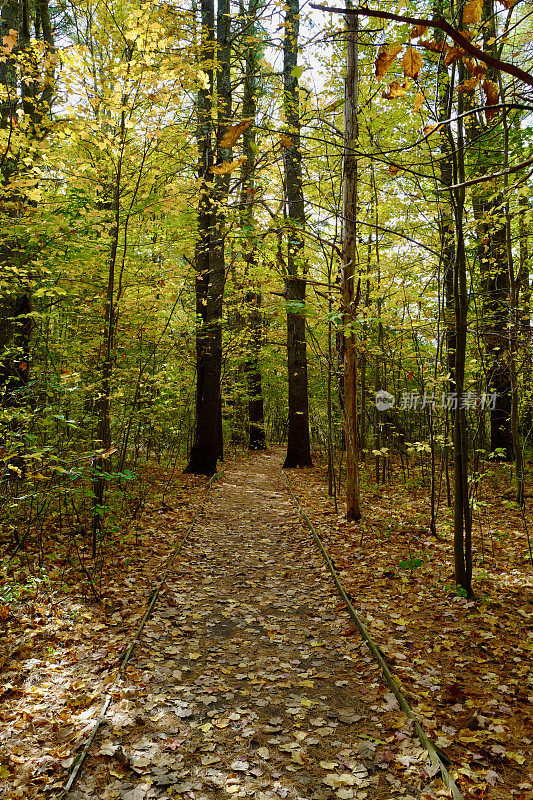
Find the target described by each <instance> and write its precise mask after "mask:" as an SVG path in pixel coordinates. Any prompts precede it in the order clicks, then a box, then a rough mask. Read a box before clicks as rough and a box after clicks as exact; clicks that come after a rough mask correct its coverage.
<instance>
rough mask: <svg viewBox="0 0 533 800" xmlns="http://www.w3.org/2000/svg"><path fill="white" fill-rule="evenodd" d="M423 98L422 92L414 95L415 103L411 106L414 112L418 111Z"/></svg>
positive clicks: (422, 103)
mask: <svg viewBox="0 0 533 800" xmlns="http://www.w3.org/2000/svg"><path fill="white" fill-rule="evenodd" d="M424 100H425V97H424V94H423V93H422V92H417V93H416V96H415V104H414V106H413V111H414V112H415V114H416V112H417V111H420V109H421V108H422V106H423V105H424Z"/></svg>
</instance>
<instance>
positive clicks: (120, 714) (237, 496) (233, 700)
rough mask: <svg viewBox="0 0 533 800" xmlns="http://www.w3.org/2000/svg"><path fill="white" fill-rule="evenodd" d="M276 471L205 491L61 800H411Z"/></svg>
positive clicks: (254, 462) (252, 464)
mask: <svg viewBox="0 0 533 800" xmlns="http://www.w3.org/2000/svg"><path fill="white" fill-rule="evenodd" d="M279 466H280V465H279V463H278V461H277V459H276V458H275V457H273V456H271V455H267V454H257V455H253V456H252V457H250V460H249V461H248V462H247V463H245V464H244V465H243V464H242V463H241V465H240V466H237V467H234V468H231V469H227V470H226V472H225V474H224V478H223V480H222V481H220V482H217V483H216V484H215V485H214V488H213V490H212V492H211V494H210V496H209V499H208V502H207V504H206V507H205V511H204V514H203V515H202V517H201V518H200V519H199V521H198V523H197V524H196V526H195V528H194V530H193V533H192V535H191V539H190V541H189V542H188V544H187V545H186V547H185V548H184V550H183V552H182V555H181V557H180V560H179V563H178V564H177V565H176V568H175V569H174V570H173V571H172V573H171V575H170V576H169V579H168V582H167V588H166V590H165V591H164V592H163V593H162V595H161V597H160V598H159V601H158V604H157V606H156V610H155V612H154V615H153V617H152V618H151V620H150V621H149V623H148V625H147V628H146V629H145V633H144V634H143V640H142V643H141V644H140V645H139V646H138V649H137V650H136V655H135V656H134V658H133V661H132V667H133V672H131V671H130V679H131V682H130V681H126V682H125V685H124V686H123V691H122V699H120V700H117V702H115V703H114V704H113V705H112V706H111V708H110V712H109V718H110V723H109V725H107V726H106V727H105V728H104V729H103V731H102V732H101V733H100V734H99V736H98V739H97V741H96V742H95V745H94V755H93V756H92V757H91V758H90V759H89V760H88V762H87V764H86V767H85V769H84V772H83V774H82V777H81V779H80V781H79V783H78V785H77V788H76V789H75V790H74V791H73V792H72V793H71V795H70V796H71V797H73V798H79V800H81V799H82V798H88V797H90V798H96V797H98V798H104V800H106V799H107V798H125V799H126V800H144V798H150V797H157V798H169V797H179V796H182V797H184V798H185V800H187V798H196V800H201V799H203V798H224V797H226V796H228V795H234V796H235V797H243V796H252V797H257V798H259V799H260V800H261V799H264V800H267V798H272V800H278V799H279V798H280V797H281V798H294V799H295V800H296V799H297V798H299V800H303V799H304V798H305V799H306V800H322V799H323V800H326V798H336V797H338V798H340V799H342V798H364V797H367V798H368V800H374V799H375V798H387V800H391V798H393V797H399V796H402V797H409V796H410V793H409V787H408V786H407V785H406V784H405V783H404V784H403V785H402V786H400V783H399V781H398V780H397V779H396V778H395V777H394V776H393V775H392V774H391V773H390V772H389V770H388V769H387V762H388V760H389V759H388V756H390V754H387V746H386V745H385V743H384V741H383V739H382V737H383V736H384V734H383V729H382V727H381V723H380V713H381V709H380V708H378V707H376V706H371V705H370V704H368V703H365V699H364V697H365V692H367V691H368V688H369V681H370V682H373V685H374V687H375V685H376V683H377V682H378V681H379V675H378V672H377V671H375V670H374V669H373V668H372V666H371V664H370V659H369V656H368V655H366V653H365V649H364V647H361V645H360V643H359V641H356V640H354V639H353V637H350V638H349V639H347V638H343V637H342V636H341V631H342V630H344V629H345V628H346V627H347V622H346V619H345V618H344V617H343V616H342V615H339V612H338V610H337V611H336V612H335V606H337V605H338V600H337V598H336V596H334V595H333V594H332V592H331V590H330V588H329V587H330V583H329V579H328V576H327V573H326V570H325V568H324V567H323V564H322V560H321V558H320V556H319V555H318V553H317V551H316V549H315V547H314V544H313V542H312V540H311V538H310V536H309V534H308V532H306V531H305V530H304V529H303V528H302V527H301V525H300V523H299V521H298V517H297V515H296V513H295V511H294V508H293V505H292V503H291V500H290V497H289V495H288V493H287V491H286V489H285V487H284V484H283V482H282V477H281V475H280V469H279ZM110 757H111V758H110ZM406 790H407V793H406ZM365 793H366V794H365ZM400 793H401V794H400ZM413 794H414V793H413Z"/></svg>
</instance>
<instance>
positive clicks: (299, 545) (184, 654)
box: [0, 451, 533, 800]
mask: <svg viewBox="0 0 533 800" xmlns="http://www.w3.org/2000/svg"><path fill="white" fill-rule="evenodd" d="M281 463H282V460H281V452H280V451H274V452H273V453H268V454H255V455H250V456H248V457H246V456H244V457H242V458H239V459H238V460H237V461H235V462H232V463H230V464H229V466H227V467H226V469H225V472H224V475H223V478H222V479H221V480H218V481H216V482H214V483H213V488H212V490H211V492H210V494H209V495H208V497H207V500H206V503H205V506H204V508H203V511H202V513H201V514H200V516H199V518H198V519H197V522H196V524H195V525H194V528H193V531H192V533H191V536H190V538H189V540H188V542H187V543H186V545H185V547H184V549H183V551H182V553H181V554H180V556H179V557H178V558H177V559H176V563H175V565H174V566H173V568H172V569H171V571H170V574H169V577H168V580H167V581H166V583H165V585H164V587H163V589H162V591H161V594H160V597H159V599H158V602H157V604H156V606H155V609H154V612H153V614H152V616H151V618H150V619H149V621H148V623H147V626H146V628H145V630H144V632H143V635H142V638H141V641H140V643H139V644H138V645H137V647H136V649H135V651H134V654H133V657H132V659H131V661H130V662H129V665H128V667H127V669H126V671H125V673H124V674H123V676H122V677H120V678H119V680H118V681H117V682H116V683H115V679H116V676H117V669H118V663H119V656H120V653H121V652H122V651H123V650H124V648H125V647H126V646H127V645H128V643H129V642H130V641H131V639H132V637H133V636H134V634H135V631H136V628H137V626H138V624H139V621H140V619H141V617H142V616H143V613H144V610H145V608H146V606H147V602H148V597H149V596H150V595H151V593H152V590H153V588H154V586H155V585H156V584H157V581H158V579H159V578H160V576H161V565H162V563H163V562H164V559H165V558H166V556H168V553H169V548H170V546H171V543H172V542H173V541H174V539H175V537H178V536H180V535H181V534H183V533H184V532H185V530H186V529H187V527H188V526H189V524H190V522H191V520H192V518H193V513H195V509H197V508H199V507H200V504H201V502H202V498H203V496H204V486H205V482H204V481H202V480H199V479H195V478H191V477H190V476H180V477H179V478H177V479H176V482H175V487H174V490H173V495H172V496H170V495H168V496H167V497H166V499H165V502H163V503H157V502H155V503H154V504H152V505H151V506H150V507H148V508H146V510H145V512H144V514H143V516H142V517H141V518H140V520H139V530H138V531H137V532H135V533H131V534H130V536H129V538H128V537H124V539H123V540H122V541H121V542H120V543H119V544H118V545H117V546H116V547H115V549H114V552H113V554H112V563H110V564H108V569H107V571H106V573H105V575H104V577H103V581H102V585H101V586H100V584H98V592H99V593H100V595H101V601H100V602H99V603H97V602H92V603H91V602H89V599H90V592H88V590H87V586H86V587H85V594H86V596H85V597H80V596H79V587H80V573H79V570H76V568H75V566H68V564H67V563H65V558H64V556H65V553H63V554H62V555H61V553H60V552H58V554H57V558H58V559H59V558H62V561H61V562H60V561H58V563H57V565H56V567H53V566H50V568H49V570H48V574H49V575H52V576H54V575H55V576H56V577H55V579H54V580H52V583H51V584H50V583H46V584H45V585H43V587H42V588H41V590H40V591H39V593H38V595H36V596H33V597H31V598H26V599H25V600H22V599H21V600H20V601H19V602H17V603H12V604H10V605H9V606H4V607H3V612H2V614H1V616H2V617H3V623H4V625H5V627H6V635H5V636H4V637H3V639H2V642H1V651H0V667H1V669H2V673H3V674H2V677H3V682H2V686H1V689H0V693H1V695H2V710H1V711H0V721H1V727H0V796H2V797H6V798H9V800H11V798H27V797H30V798H36V800H37V799H40V798H51V797H56V796H59V795H60V794H61V790H62V788H63V787H64V785H65V783H66V780H67V777H68V774H69V771H70V770H71V768H72V765H73V762H74V760H75V758H76V757H77V756H78V755H79V753H80V751H81V749H82V748H83V746H84V743H85V741H86V739H87V736H88V734H89V732H90V730H91V728H92V726H93V725H94V721H95V719H96V718H97V717H98V715H99V713H100V711H101V708H102V705H103V701H104V697H105V695H106V692H107V691H108V690H111V694H112V701H111V704H110V706H109V709H108V712H107V717H106V722H105V724H104V725H102V727H101V728H100V730H99V733H98V734H97V737H96V739H95V742H94V743H93V746H92V748H91V750H90V752H89V755H88V758H87V760H86V762H85V764H84V767H83V769H82V771H81V774H80V777H79V780H78V782H77V784H76V785H75V787H74V789H73V790H72V791H71V793H70V795H69V797H71V798H72V800H89V799H91V800H92V799H93V798H102V799H103V800H114V799H115V798H117V799H118V798H121V799H122V798H123V799H124V800H145V798H151V797H154V798H161V800H164V798H175V797H182V798H184V800H204V799H205V800H207V798H209V799H211V798H223V797H225V796H227V795H235V796H236V797H242V796H251V797H257V798H259V800H277V799H278V798H289V800H304V798H305V799H306V800H328V799H329V798H339V800H350V798H353V799H354V800H358V799H359V798H367V800H393V798H400V797H403V798H408V799H410V800H414V799H415V798H416V799H417V800H422V799H423V798H433V797H447V796H449V793H448V792H447V790H444V789H442V784H441V783H440V779H439V778H438V777H432V776H431V772H432V770H431V769H430V768H429V767H428V766H427V764H426V753H425V752H424V751H423V750H422V748H421V747H420V746H419V744H418V740H417V739H416V737H414V735H413V732H412V727H411V723H410V722H409V721H408V720H407V719H406V717H405V716H404V715H403V714H402V713H401V712H400V711H399V710H398V708H397V705H396V701H395V699H394V697H393V695H392V694H391V692H390V691H389V690H388V687H387V686H386V685H385V684H384V682H383V680H382V678H381V673H380V669H379V667H377V665H376V664H375V663H374V661H373V659H372V657H371V656H370V654H369V653H368V650H367V648H366V645H364V644H363V643H362V642H361V641H360V639H359V637H358V635H357V634H356V632H355V631H354V630H353V627H352V625H351V623H350V622H349V618H348V617H347V615H346V612H345V610H344V607H343V605H342V604H341V603H339V601H338V598H337V596H336V595H335V593H334V591H333V587H332V584H331V581H330V578H329V575H328V573H327V571H326V569H325V567H324V565H323V562H322V559H321V557H320V555H319V553H318V551H317V549H316V547H315V545H314V543H313V540H312V538H311V536H310V534H309V532H308V531H307V530H306V529H305V528H304V527H302V525H301V524H300V522H299V519H298V514H297V511H296V510H295V506H294V503H293V501H292V500H291V498H290V496H289V494H288V492H287V489H286V485H285V481H284V479H283V476H282V475H281V473H280V466H281ZM290 480H291V483H292V485H293V488H294V490H295V492H296V494H297V496H298V498H299V500H300V501H301V503H302V505H303V506H304V507H305V509H306V511H307V512H308V513H309V515H310V516H311V518H312V519H313V521H314V522H315V523H316V525H317V527H318V529H319V530H320V533H321V535H322V536H323V540H324V543H325V544H326V546H327V547H328V549H329V550H330V552H331V554H332V556H333V557H334V559H335V563H336V566H337V568H338V569H339V572H340V576H341V580H342V581H343V583H344V585H345V587H346V589H347V590H348V591H349V592H350V593H351V595H352V596H353V597H354V598H355V604H356V607H357V608H358V610H359V611H360V612H361V615H362V617H363V619H364V620H365V621H366V624H367V625H368V629H369V632H370V634H371V636H372V637H373V638H374V640H375V641H376V643H377V644H378V645H379V647H380V648H381V650H382V651H383V653H384V654H385V656H386V658H387V660H388V662H389V663H390V665H391V668H392V669H393V671H394V672H395V674H396V675H397V677H398V678H399V680H400V681H401V684H402V687H403V691H404V692H405V694H406V695H407V696H408V697H409V699H410V702H411V704H412V706H413V708H414V710H415V712H416V714H417V716H418V718H419V719H420V721H421V723H422V724H423V726H424V727H425V729H426V731H427V732H428V733H429V735H430V737H432V739H433V741H435V742H436V743H437V744H438V745H439V746H440V747H441V749H443V750H444V751H445V752H446V753H447V754H448V755H449V756H450V758H451V759H452V762H453V763H452V767H451V771H452V773H454V774H455V775H456V777H457V782H458V784H459V785H460V787H461V790H462V791H463V793H464V797H465V799H466V798H488V799H489V800H531V798H533V775H532V773H531V769H532V764H531V753H532V751H533V747H532V743H533V728H532V725H531V701H532V700H533V686H531V683H530V682H531V668H530V667H531V647H532V640H531V638H530V639H529V640H527V638H526V634H525V630H526V623H527V617H528V611H530V610H531V606H530V605H529V608H528V602H529V604H530V603H531V599H532V597H531V595H532V588H531V568H530V567H529V566H528V563H527V559H526V550H525V541H524V539H523V534H522V533H521V532H520V528H519V517H517V518H516V520H515V519H514V517H513V513H514V512H512V513H510V514H509V513H507V512H506V519H507V522H506V525H511V526H512V525H516V530H514V529H513V536H512V537H511V536H508V537H503V536H502V532H501V528H502V525H501V522H500V521H499V520H498V518H497V517H496V518H495V519H493V520H491V518H487V520H486V521H485V532H484V535H485V537H486V541H487V542H490V543H491V551H490V558H489V557H487V559H486V562H485V564H484V565H483V567H482V569H477V570H476V578H477V582H476V586H477V587H478V589H477V599H476V600H472V601H468V600H466V599H465V598H463V597H461V596H458V595H457V594H456V593H455V591H453V580H452V579H451V577H450V573H451V567H450V566H449V565H450V554H451V547H450V542H449V535H448V534H445V538H446V541H445V542H441V541H438V540H436V539H435V538H434V537H431V536H430V535H429V534H428V532H427V528H426V527H424V520H425V519H426V517H427V499H426V494H427V493H422V492H420V493H419V495H420V496H419V497H418V496H417V493H416V492H415V493H413V491H412V490H410V491H407V490H403V489H402V488H400V487H398V486H385V487H381V488H379V487H378V488H376V489H372V490H369V489H368V490H366V491H365V503H366V507H365V521H364V523H363V524H362V525H355V524H347V523H346V522H345V521H344V518H343V515H342V514H341V513H338V514H337V513H336V512H335V509H334V506H333V503H332V501H331V499H330V498H328V496H327V488H326V486H325V482H324V474H323V470H322V469H321V468H317V469H314V470H306V471H290ZM339 511H340V508H339ZM447 513H449V512H448V511H447V510H445V511H443V518H444V519H446V514H447ZM517 513H518V512H517ZM509 520H510V522H509ZM426 521H427V520H426ZM491 524H492V525H493V526H494V528H495V530H494V531H492V530H491V528H490V526H491ZM444 527H445V526H444ZM137 539H138V540H139V541H140V546H137V547H136V546H135V541H136V540H137ZM82 555H83V554H82ZM48 556H49V558H51V557H52V553H51V552H50V553H49V554H48ZM110 557H111V556H110ZM418 561H420V562H421V563H420V565H419V566H418V565H417V562H418ZM87 564H88V565H89V564H90V562H87ZM406 564H407V566H406ZM402 565H403V566H402ZM14 577H17V576H14V575H11V576H10V579H13V578H14ZM19 577H20V576H19ZM76 587H78V588H77V590H76ZM76 591H77V592H78V594H76ZM0 610H2V609H0ZM528 682H529V686H528ZM439 787H440V788H439Z"/></svg>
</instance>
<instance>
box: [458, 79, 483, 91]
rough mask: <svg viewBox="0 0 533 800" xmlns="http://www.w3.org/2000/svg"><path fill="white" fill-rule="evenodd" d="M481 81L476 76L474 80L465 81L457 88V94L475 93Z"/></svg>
mask: <svg viewBox="0 0 533 800" xmlns="http://www.w3.org/2000/svg"><path fill="white" fill-rule="evenodd" d="M479 81H480V79H479V78H478V77H477V76H475V75H474V77H473V78H468V80H466V81H463V83H460V84H459V86H458V87H457V92H458V93H459V94H461V93H462V92H473V91H474V89H477V87H478V86H479Z"/></svg>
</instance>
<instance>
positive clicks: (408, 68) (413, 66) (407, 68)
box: [402, 47, 422, 80]
mask: <svg viewBox="0 0 533 800" xmlns="http://www.w3.org/2000/svg"><path fill="white" fill-rule="evenodd" d="M402 67H403V74H404V75H405V77H406V78H414V79H415V80H416V79H417V78H418V76H419V75H420V70H421V69H422V56H421V55H420V53H417V51H416V50H413V48H412V47H408V48H407V50H406V51H405V53H404V54H403V58H402Z"/></svg>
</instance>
